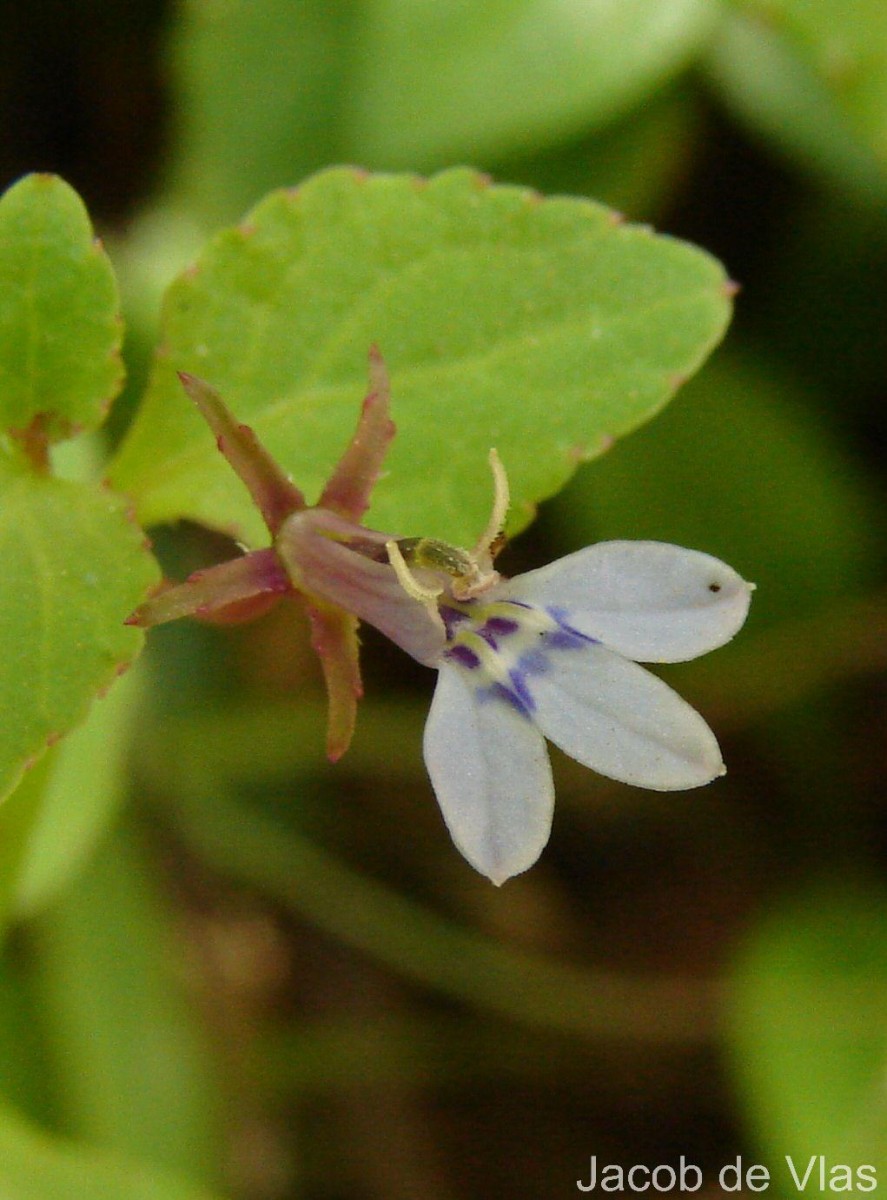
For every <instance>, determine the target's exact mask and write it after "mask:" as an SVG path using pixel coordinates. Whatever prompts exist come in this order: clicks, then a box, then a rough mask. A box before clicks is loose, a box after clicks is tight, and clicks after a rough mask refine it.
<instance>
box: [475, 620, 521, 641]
mask: <svg viewBox="0 0 887 1200" xmlns="http://www.w3.org/2000/svg"><path fill="white" fill-rule="evenodd" d="M484 629H486V630H487V631H488V632H489V633H491V634H493V635H494V636H496V637H507V636H508V634H509V633H517V631H518V629H520V623H519V622H518V621H513V620H512V619H511V618H510V617H490V618H489V620H488V621H487V622H486V624H485V625H484ZM481 633H483V630H481Z"/></svg>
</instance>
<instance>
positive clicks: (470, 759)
mask: <svg viewBox="0 0 887 1200" xmlns="http://www.w3.org/2000/svg"><path fill="white" fill-rule="evenodd" d="M749 597H750V588H749V586H748V585H747V584H746V583H744V582H743V580H742V579H741V578H740V577H739V576H738V575H737V574H736V572H735V571H733V570H731V568H730V567H728V566H726V565H725V564H724V563H722V562H719V561H718V560H717V559H714V558H711V557H710V556H708V555H706V554H700V553H698V552H696V551H693V550H684V549H681V548H680V547H678V546H669V545H665V544H663V543H661V542H621V541H620V542H600V543H598V544H597V545H594V546H590V547H588V548H587V549H585V550H580V551H578V552H577V553H575V554H571V555H569V556H568V557H566V558H562V559H559V560H558V561H557V562H554V563H551V564H550V565H549V566H547V567H542V568H541V569H540V570H537V571H531V572H529V573H528V574H525V575H519V576H517V577H516V578H514V579H510V580H507V581H505V580H503V581H501V582H499V583H497V584H495V585H494V586H493V587H491V588H490V590H489V591H487V592H486V593H485V594H484V595H483V596H480V597H477V598H475V599H471V600H467V601H461V602H460V601H452V600H447V601H446V602H445V603H442V604H441V613H442V616H443V620H444V624H445V626H446V629H447V645H446V649H445V650H444V651H443V652H442V654H441V658H440V661H439V663H438V671H439V677H438V683H437V687H436V689H435V693H434V699H433V701H432V705H431V712H430V714H429V717H428V723H427V725H426V728H425V762H426V765H427V767H428V772H429V775H430V777H431V782H432V784H433V786H434V790H435V793H436V795H437V798H438V801H439V803H440V806H441V810H442V812H443V815H444V819H445V821H446V823H447V826H448V828H449V830H450V833H451V835H452V837H453V840H454V842H455V843H456V845H457V846H458V847H459V849H460V851H461V852H462V854H464V856H465V857H466V858H467V859H468V861H469V862H470V863H471V864H472V865H473V866H475V867H476V868H477V869H478V870H479V871H481V872H482V873H483V874H484V875H487V876H488V877H489V878H490V879H492V880H493V882H494V883H502V882H503V881H504V880H505V879H507V878H509V877H510V876H512V875H516V874H518V873H519V872H521V871H524V870H526V869H527V867H529V866H531V865H532V864H533V863H534V862H535V861H536V859H537V858H538V856H539V854H540V852H541V851H542V849H543V847H544V846H545V844H546V842H547V841H548V836H549V832H550V829H551V817H552V809H553V805H554V788H553V784H552V778H551V767H550V765H549V761H548V754H547V752H546V747H545V738H548V739H549V740H550V741H552V742H554V743H555V745H557V746H559V747H560V748H561V749H562V750H563V751H565V752H566V753H567V754H568V755H569V756H570V757H571V758H574V759H576V760H577V761H578V762H580V763H582V764H583V765H584V766H587V767H591V768H592V769H593V770H595V771H598V772H599V773H600V774H602V775H606V776H609V777H610V778H611V779H618V780H621V781H623V782H625V783H631V784H634V785H636V786H638V787H645V788H652V789H655V790H657V791H670V790H681V789H685V788H693V787H698V786H700V785H701V784H705V783H709V782H711V780H713V779H714V778H716V777H717V776H718V775H722V774H723V773H724V769H725V768H724V765H723V762H722V760H721V755H720V751H719V749H718V744H717V742H716V741H715V738H714V735H713V734H712V732H711V730H710V729H709V727H708V726H707V725H706V723H705V722H704V721H703V719H702V718H701V717H700V716H699V715H698V714H697V713H696V712H695V711H694V710H693V709H692V708H691V707H690V706H689V705H688V704H687V703H686V702H685V701H684V700H682V699H681V698H680V697H679V696H678V695H677V694H676V693H675V692H674V691H673V690H672V689H671V688H670V687H668V686H667V685H666V684H665V683H663V682H662V680H661V679H658V678H657V677H656V676H654V675H652V674H651V673H650V672H649V671H646V670H645V669H644V668H643V667H640V666H638V661H642V662H678V661H682V660H685V659H691V658H695V657H696V656H697V655H700V654H705V653H706V652H707V651H709V650H713V649H715V648H716V647H718V646H720V645H723V643H724V642H726V641H728V640H729V639H730V638H731V637H732V636H733V635H734V633H736V631H737V630H738V629H739V627H740V626H741V625H742V623H743V621H744V620H745V616H746V613H747V611H748V605H749Z"/></svg>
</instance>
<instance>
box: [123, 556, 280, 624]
mask: <svg viewBox="0 0 887 1200" xmlns="http://www.w3.org/2000/svg"><path fill="white" fill-rule="evenodd" d="M289 591H292V585H291V584H290V581H289V578H288V577H287V574H286V572H285V571H284V570H283V568H282V566H281V565H280V561H279V559H278V557H277V555H276V554H275V553H274V551H273V550H254V551H253V552H252V553H251V554H244V555H242V556H241V557H240V558H234V559H231V561H230V562H224V563H219V564H218V566H215V567H207V568H206V569H204V570H201V571H195V572H194V574H193V575H191V576H189V578H188V579H186V580H185V582H184V583H178V584H174V585H172V586H171V587H166V588H164V589H163V590H162V591H160V592H158V593H157V594H156V595H154V596H152V597H151V598H150V599H148V600H146V601H145V602H144V604H140V605H139V607H138V608H137V609H136V610H135V612H133V613H131V614H130V615H129V616H128V617H127V618H126V621H125V624H127V625H138V626H141V627H142V628H147V627H148V626H151V625H163V624H165V623H166V622H167V621H176V620H178V618H179V617H198V618H200V619H201V620H205V621H213V622H215V623H217V624H233V623H235V622H239V621H251V620H253V619H254V618H255V617H258V616H261V615H262V614H263V613H265V612H267V611H268V609H269V608H271V607H272V606H273V605H274V604H276V603H277V601H278V600H279V599H280V597H281V596H282V595H284V594H285V593H286V592H289Z"/></svg>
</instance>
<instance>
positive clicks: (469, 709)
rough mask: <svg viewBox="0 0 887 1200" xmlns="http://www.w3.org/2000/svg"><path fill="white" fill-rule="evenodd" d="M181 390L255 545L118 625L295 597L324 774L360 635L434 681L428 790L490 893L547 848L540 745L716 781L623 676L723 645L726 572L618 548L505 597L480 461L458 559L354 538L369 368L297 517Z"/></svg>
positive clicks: (377, 437) (663, 699)
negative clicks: (311, 658)
mask: <svg viewBox="0 0 887 1200" xmlns="http://www.w3.org/2000/svg"><path fill="white" fill-rule="evenodd" d="M181 378H182V382H183V384H184V386H185V388H186V390H187V391H188V393H189V394H190V395H191V396H192V398H193V399H194V400H195V402H196V403H197V405H198V407H199V408H200V411H201V412H202V413H203V415H204V417H206V419H207V421H208V422H209V424H210V426H211V428H212V429H213V432H214V433H215V434H216V439H217V442H218V446H219V449H220V450H221V451H222V453H223V454H225V456H226V457H227V458H228V460H229V462H230V463H231V465H232V466H233V467H234V469H235V470H236V471H237V473H238V474H239V475H240V477H241V479H242V480H243V481H244V483H246V485H247V487H248V488H249V490H250V492H251V494H252V497H253V499H254V501H255V503H256V504H257V505H258V507H259V509H260V511H261V512H262V515H263V517H264V519H265V523H266V524H267V526H268V529H269V532H270V534H271V536H272V539H273V541H272V545H271V546H270V547H268V548H267V549H262V550H255V551H252V552H251V553H248V554H245V555H243V556H241V557H239V558H236V559H234V560H233V561H232V562H229V563H223V564H220V565H219V566H217V567H212V568H210V569H209V570H206V571H202V572H197V573H195V574H194V575H192V576H191V577H190V579H188V580H186V581H185V583H183V584H179V585H174V586H171V587H166V588H165V589H164V590H162V591H161V592H160V593H159V594H158V595H156V596H155V597H153V598H152V599H150V600H148V601H147V602H146V603H145V604H144V605H142V606H141V607H140V608H139V609H137V610H136V612H135V613H133V614H132V616H131V617H130V618H129V622H130V623H131V624H138V625H154V624H158V623H160V622H162V621H168V620H173V619H175V618H177V617H180V616H186V615H191V616H199V617H204V618H207V619H213V620H223V621H224V620H240V619H245V618H249V617H251V616H254V615H258V614H259V613H261V612H264V611H265V610H266V609H267V608H268V607H269V606H270V605H272V604H274V603H276V602H277V601H278V600H279V599H280V598H281V597H282V596H283V595H286V594H295V595H297V596H299V597H301V599H302V600H303V602H304V603H305V605H306V607H307V610H308V614H309V617H310V619H311V624H312V633H313V639H312V640H313V645H314V647H315V649H316V650H317V652H318V654H319V655H320V657H321V662H322V664H323V667H324V674H325V678H326V683H327V690H328V694H329V706H330V716H329V726H328V736H327V752H328V754H329V757H330V758H331V759H336V758H338V757H339V756H340V755H341V754H342V753H343V752H344V750H345V749H346V748H347V745H348V742H349V740H350V738H351V734H352V731H353V728H354V720H355V714H356V705H357V700H358V698H359V697H360V695H361V691H362V688H361V681H360V670H359V665H358V642H357V623H358V619H360V620H364V621H367V622H369V623H370V624H372V625H374V626H376V628H378V629H379V630H381V631H382V632H383V633H384V634H385V635H386V636H387V637H389V638H390V639H391V640H392V641H394V642H395V643H396V644H397V645H399V646H400V647H401V648H402V649H404V650H405V651H406V652H407V653H409V654H411V655H412V656H413V657H414V658H416V659H417V660H418V661H419V662H421V663H424V664H425V665H427V666H431V667H435V668H436V669H437V671H438V682H437V687H436V689H435V692H434V699H433V701H432V704H431V711H430V713H429V717H428V722H427V725H426V728H425V739H424V751H425V762H426V765H427V767H428V773H429V775H430V778H431V782H432V785H433V787H434V791H435V793H436V795H437V799H438V802H439V804H440V808H441V812H442V813H443V817H444V821H445V822H446V825H447V828H448V829H449V831H450V834H451V836H452V838H453V841H454V842H455V844H456V846H457V847H458V848H459V850H460V851H461V853H462V854H463V855H464V856H465V858H466V859H467V860H468V861H469V862H470V863H471V864H472V866H474V867H475V868H476V869H477V870H478V871H480V872H481V873H482V874H484V875H486V876H487V877H488V878H489V879H491V880H492V881H493V882H494V883H496V884H500V883H502V882H504V880H506V879H508V878H510V877H511V876H513V875H516V874H518V873H519V872H521V871H525V870H526V869H527V868H528V867H530V866H531V865H532V864H533V863H534V862H535V861H536V859H537V858H538V856H539V854H540V853H541V851H542V849H543V848H544V846H545V844H546V842H547V841H548V837H549V833H550V830H551V819H552V810H553V805H554V787H553V783H552V776H551V767H550V764H549V761H548V754H547V751H546V747H545V739H546V738H548V739H549V740H550V741H552V742H554V743H555V744H556V745H558V746H560V748H561V749H562V750H564V751H565V752H566V753H567V754H569V755H570V756H571V757H572V758H574V759H576V760H577V761H578V762H580V763H583V764H584V765H585V766H588V767H591V768H592V769H594V770H596V771H598V772H600V773H601V774H603V775H607V776H609V777H610V778H612V779H618V780H622V781H623V782H626V783H631V784H635V785H637V786H639V787H646V788H653V789H656V790H660V791H668V790H675V789H678V790H679V789H684V788H692V787H698V786H700V785H701V784H705V783H709V782H710V781H711V780H712V779H714V778H715V777H716V776H718V775H721V774H723V772H724V765H723V762H722V761H721V755H720V751H719V749H718V745H717V742H716V741H715V738H714V735H713V734H712V732H711V730H710V729H709V728H708V726H707V725H706V723H705V722H704V721H703V719H702V718H701V717H700V716H699V715H698V714H697V713H696V712H695V711H694V710H693V709H692V708H691V707H690V706H689V705H688V704H686V703H685V701H683V700H682V699H681V698H680V697H679V696H678V695H677V694H676V693H675V692H673V691H672V690H671V688H669V687H668V686H667V685H666V684H665V683H663V682H662V680H660V679H658V678H657V677H656V676H654V675H652V674H650V673H649V672H648V671H646V670H644V668H643V667H641V666H639V665H638V662H678V661H682V660H685V659H690V658H695V657H697V656H698V655H700V654H705V653H706V652H707V651H709V650H713V649H715V648H716V647H718V646H721V645H723V644H724V643H725V642H726V641H728V640H729V639H730V638H731V637H732V636H733V635H734V634H735V633H736V631H737V630H738V629H739V628H740V626H741V625H742V623H743V621H744V620H745V617H746V614H747V612H748V606H749V600H750V595H751V585H749V584H747V583H745V582H744V581H743V580H742V579H741V578H740V577H739V575H737V574H736V572H735V571H733V570H732V569H731V568H730V567H728V566H726V565H725V564H724V563H722V562H719V561H718V560H717V559H715V558H711V557H710V556H709V555H707V554H702V553H699V552H697V551H694V550H684V549H681V548H680V547H678V546H670V545H665V544H663V543H660V542H622V541H616V542H601V543H598V544H597V545H594V546H590V547H587V548H586V549H584V550H580V551H578V552H577V553H575V554H571V555H569V556H567V557H566V558H562V559H560V560H558V561H557V562H554V563H551V564H550V565H549V566H547V567H542V568H541V569H539V570H536V571H530V572H528V573H527V574H524V575H519V576H517V577H516V578H514V579H510V580H507V579H504V578H503V577H502V576H500V575H499V573H498V572H497V571H496V570H495V568H494V566H493V562H494V559H495V557H496V554H497V552H498V550H499V549H500V548H501V546H502V544H503V542H504V536H503V533H502V530H503V527H504V523H505V516H506V513H507V509H508V484H507V479H506V476H505V471H504V469H503V467H502V464H501V463H500V461H499V458H498V455H497V454H496V452H495V451H494V450H493V451H491V452H490V465H491V467H492V470H493V476H494V482H495V494H494V502H493V509H492V513H491V516H490V520H489V522H488V524H487V528H486V530H485V531H484V533H483V534H482V535H481V537H480V538H479V539H478V542H477V544H476V545H475V546H474V548H473V549H472V550H470V551H467V550H462V549H460V548H459V547H456V546H450V545H448V544H447V543H444V542H439V541H435V540H433V539H427V538H396V537H392V536H391V535H390V534H384V533H379V532H377V531H375V530H372V529H368V528H366V527H365V526H364V525H362V524H361V518H362V517H363V514H364V512H365V510H366V508H367V507H368V505H369V497H370V492H371V490H372V487H373V485H374V483H375V481H376V478H377V477H378V474H379V470H380V468H381V463H382V460H383V457H384V454H385V451H386V449H387V447H388V444H389V443H390V441H391V438H392V437H393V436H394V425H393V423H392V422H391V419H390V417H389V414H388V380H387V375H386V373H385V369H384V364H383V363H382V359H381V356H380V355H379V354H378V352H377V351H375V350H373V351H371V354H370V383H371V386H370V392H369V394H368V396H367V398H366V400H365V401H364V406H363V410H362V413H361V418H360V421H359V423H358V428H357V431H356V433H355V435H354V437H353V439H352V441H351V442H350V444H349V446H348V447H347V448H346V450H345V452H344V454H343V456H342V458H341V459H340V461H339V463H338V465H337V466H336V468H335V470H334V471H333V474H332V476H331V477H330V480H329V482H328V483H327V485H326V487H325V488H324V490H323V492H322V494H321V497H320V500H319V502H318V504H317V505H315V506H313V507H309V506H308V505H307V504H306V502H305V500H304V497H303V496H302V494H301V492H299V490H298V489H297V488H296V487H295V486H294V485H293V484H292V483H291V481H290V480H289V479H288V477H287V476H286V475H285V474H284V473H283V472H282V471H281V470H280V468H279V467H278V466H277V465H276V463H274V462H273V460H272V459H271V458H270V456H269V455H268V454H267V452H266V451H265V450H264V449H263V448H262V446H261V445H260V444H259V442H258V440H257V439H256V437H255V434H254V433H253V431H252V430H251V429H249V428H248V427H247V426H245V425H240V424H238V423H237V422H236V420H235V419H234V417H233V416H232V415H231V414H230V413H229V412H228V410H227V408H226V407H225V406H224V404H223V403H222V401H221V399H220V397H219V396H218V395H217V394H216V393H215V392H214V391H213V390H212V388H210V387H209V385H208V384H205V383H204V382H203V381H201V380H198V379H196V378H195V377H193V376H190V375H182V376H181Z"/></svg>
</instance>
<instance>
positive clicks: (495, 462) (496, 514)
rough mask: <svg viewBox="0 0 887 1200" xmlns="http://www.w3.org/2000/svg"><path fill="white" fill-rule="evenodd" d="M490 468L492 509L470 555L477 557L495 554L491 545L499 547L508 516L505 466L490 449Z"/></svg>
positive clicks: (508, 499)
mask: <svg viewBox="0 0 887 1200" xmlns="http://www.w3.org/2000/svg"><path fill="white" fill-rule="evenodd" d="M489 461H490V470H491V471H492V472H493V509H492V512H491V513H490V519H489V521H488V522H487V527H486V529H485V530H484V531H483V533H482V534H481V536H480V538H479V539H478V542H477V544H476V546H475V547H474V550H473V551H472V555H471V557H472V558H474V559H478V558H480V557H481V555H484V554H489V555H490V557H491V558H492V557H494V556H495V551H494V550H493V546H496V548H497V549H501V546H498V545H497V543H498V542H500V540H501V538H502V534H503V532H504V530H505V518H506V517H507V516H508V505H509V504H510V502H511V501H510V496H509V490H508V476H507V475H506V474H505V467H504V466H503V465H502V459H501V458H500V457H499V454H498V451H496V450H495V449H492V450H490V456H489Z"/></svg>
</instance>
